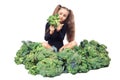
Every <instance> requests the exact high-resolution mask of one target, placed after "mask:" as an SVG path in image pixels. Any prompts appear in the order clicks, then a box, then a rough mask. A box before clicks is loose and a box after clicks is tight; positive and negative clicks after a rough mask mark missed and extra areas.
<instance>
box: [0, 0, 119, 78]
mask: <svg viewBox="0 0 120 80" xmlns="http://www.w3.org/2000/svg"><path fill="white" fill-rule="evenodd" d="M57 4H61V5H63V6H66V7H68V8H70V9H72V10H73V12H74V15H75V23H76V41H77V42H78V43H79V42H80V41H82V40H83V39H88V40H91V39H94V40H96V41H98V42H100V43H103V44H105V45H106V46H107V47H108V49H107V50H108V51H109V56H110V57H111V63H110V66H109V67H107V68H102V69H99V70H92V71H89V72H88V73H79V74H76V75H72V74H61V75H60V76H57V77H54V78H44V77H42V76H41V75H37V76H33V75H30V74H28V73H27V71H26V70H25V68H24V66H23V65H16V64H15V63H14V57H15V55H16V51H17V50H18V49H19V48H20V46H21V41H22V40H31V41H37V42H42V41H44V26H45V24H46V19H47V18H48V16H49V15H51V14H52V12H53V10H54V8H55V7H56V5H57ZM119 27H120V2H119V0H1V1H0V49H1V51H0V80H109V79H111V80H119V79H120V77H119V75H118V74H119V71H120V62H119V61H120V58H119V55H120V46H119V45H120V38H119V34H120V29H118V28H119ZM66 42H67V41H66V40H65V43H66Z"/></svg>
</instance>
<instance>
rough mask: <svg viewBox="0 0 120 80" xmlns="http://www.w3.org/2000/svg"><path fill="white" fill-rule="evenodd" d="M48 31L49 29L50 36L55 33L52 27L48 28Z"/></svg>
mask: <svg viewBox="0 0 120 80" xmlns="http://www.w3.org/2000/svg"><path fill="white" fill-rule="evenodd" d="M49 29H50V34H53V33H54V31H55V28H54V26H50V27H49Z"/></svg>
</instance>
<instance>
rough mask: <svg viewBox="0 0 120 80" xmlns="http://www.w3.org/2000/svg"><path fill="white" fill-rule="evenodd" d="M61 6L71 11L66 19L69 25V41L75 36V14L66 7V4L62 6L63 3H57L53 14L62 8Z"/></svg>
mask: <svg viewBox="0 0 120 80" xmlns="http://www.w3.org/2000/svg"><path fill="white" fill-rule="evenodd" d="M61 8H64V9H66V10H68V11H69V15H68V17H67V19H66V20H65V23H67V25H68V27H67V40H68V41H69V42H71V41H73V40H74V38H75V22H74V14H73V11H72V10H70V9H68V8H66V7H64V6H61V5H57V6H56V8H55V10H54V12H53V15H54V14H57V13H58V11H59V10H60V9H61Z"/></svg>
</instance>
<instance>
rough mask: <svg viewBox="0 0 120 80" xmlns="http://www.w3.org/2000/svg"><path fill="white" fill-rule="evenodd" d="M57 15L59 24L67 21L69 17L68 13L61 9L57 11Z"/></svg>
mask: <svg viewBox="0 0 120 80" xmlns="http://www.w3.org/2000/svg"><path fill="white" fill-rule="evenodd" d="M58 15H59V18H60V22H63V21H65V20H66V19H67V17H68V15H69V12H68V10H67V9H64V8H61V9H60V10H59V11H58Z"/></svg>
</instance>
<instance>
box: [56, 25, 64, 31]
mask: <svg viewBox="0 0 120 80" xmlns="http://www.w3.org/2000/svg"><path fill="white" fill-rule="evenodd" d="M63 25H64V24H61V23H60V24H59V25H58V27H57V31H60V30H61V29H62V27H63Z"/></svg>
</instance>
